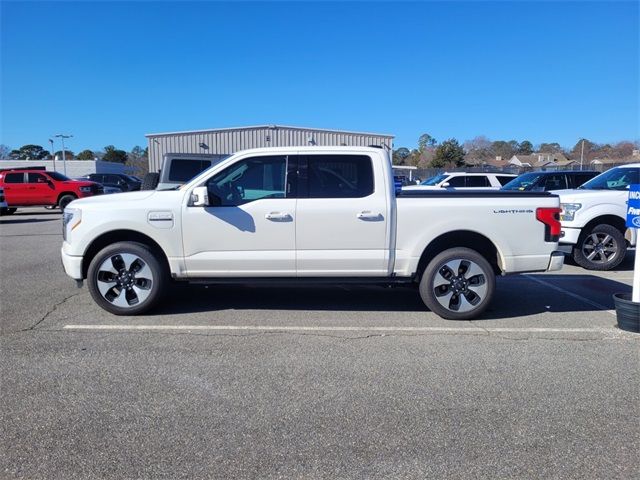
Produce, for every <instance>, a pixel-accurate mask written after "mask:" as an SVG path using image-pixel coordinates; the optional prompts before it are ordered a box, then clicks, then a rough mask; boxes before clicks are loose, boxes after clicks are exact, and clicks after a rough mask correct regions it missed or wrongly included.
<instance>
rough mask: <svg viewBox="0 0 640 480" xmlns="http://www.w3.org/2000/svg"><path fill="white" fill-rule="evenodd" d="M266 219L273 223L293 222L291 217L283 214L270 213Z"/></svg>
mask: <svg viewBox="0 0 640 480" xmlns="http://www.w3.org/2000/svg"><path fill="white" fill-rule="evenodd" d="M264 218H266V219H267V220H271V221H273V222H288V221H289V220H292V218H291V215H289V214H288V213H282V212H269V213H267V214H266V215H265V216H264Z"/></svg>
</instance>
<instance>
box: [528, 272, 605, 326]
mask: <svg viewBox="0 0 640 480" xmlns="http://www.w3.org/2000/svg"><path fill="white" fill-rule="evenodd" d="M523 277H526V278H528V279H529V280H531V281H533V282H536V283H539V284H540V285H544V286H545V287H549V288H551V289H553V290H555V291H557V292H560V293H563V294H565V295H568V296H570V297H572V298H575V299H576V300H580V301H581V302H584V303H586V304H587V305H591V306H592V307H594V308H597V309H598V310H604V311H605V312H607V313H609V314H611V315H613V316H615V315H616V311H615V310H609V309H608V307H605V306H604V305H601V304H599V303H597V302H594V301H593V300H589V299H588V298H586V297H583V296H581V295H578V294H577V293H573V292H570V291H569V290H565V289H564V288H561V287H558V286H556V285H554V284H553V283H549V282H545V281H544V280H540V279H539V278H536V277H532V276H531V275H523Z"/></svg>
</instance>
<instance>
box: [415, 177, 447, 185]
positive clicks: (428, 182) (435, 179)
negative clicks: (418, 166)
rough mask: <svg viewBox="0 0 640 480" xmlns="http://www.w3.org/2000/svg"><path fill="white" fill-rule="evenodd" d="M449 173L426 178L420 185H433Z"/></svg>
mask: <svg viewBox="0 0 640 480" xmlns="http://www.w3.org/2000/svg"><path fill="white" fill-rule="evenodd" d="M448 176H449V175H436V176H435V177H431V178H427V179H426V180H425V181H424V182H422V183H421V184H420V185H427V186H434V185H437V184H439V183H440V182H442V181H443V180H444V179H445V178H447V177H448Z"/></svg>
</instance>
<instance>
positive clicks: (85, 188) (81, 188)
mask: <svg viewBox="0 0 640 480" xmlns="http://www.w3.org/2000/svg"><path fill="white" fill-rule="evenodd" d="M80 191H81V192H84V193H90V192H91V187H80Z"/></svg>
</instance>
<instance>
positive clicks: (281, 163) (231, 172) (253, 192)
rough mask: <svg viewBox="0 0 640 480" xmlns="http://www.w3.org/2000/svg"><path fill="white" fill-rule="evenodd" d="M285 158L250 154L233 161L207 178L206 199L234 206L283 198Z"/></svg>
mask: <svg viewBox="0 0 640 480" xmlns="http://www.w3.org/2000/svg"><path fill="white" fill-rule="evenodd" d="M286 174H287V157H286V156H284V155H275V156H268V157H252V158H247V159H245V160H241V161H239V162H238V163H234V164H233V165H231V166H230V167H228V168H225V169H224V170H223V171H221V172H220V173H217V174H216V175H214V176H213V177H211V178H210V179H209V180H207V184H206V185H207V190H208V192H209V201H210V202H211V201H212V199H214V198H215V199H218V200H219V202H216V204H218V205H220V206H237V205H242V204H245V203H248V202H253V201H255V200H260V199H264V198H285V197H286V196H287V195H286V190H285V185H286V181H287V178H286V177H287V175H286Z"/></svg>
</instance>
